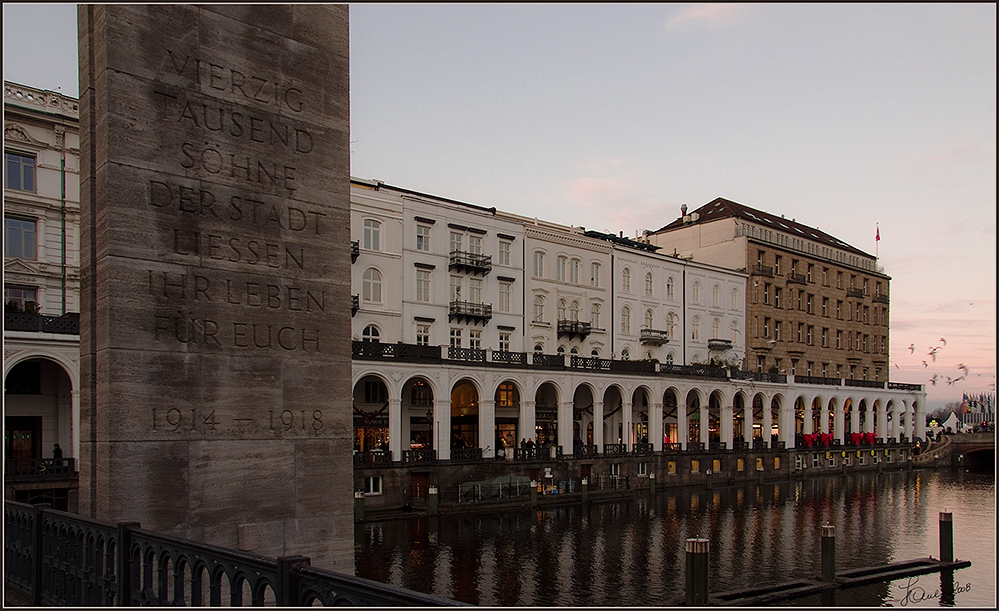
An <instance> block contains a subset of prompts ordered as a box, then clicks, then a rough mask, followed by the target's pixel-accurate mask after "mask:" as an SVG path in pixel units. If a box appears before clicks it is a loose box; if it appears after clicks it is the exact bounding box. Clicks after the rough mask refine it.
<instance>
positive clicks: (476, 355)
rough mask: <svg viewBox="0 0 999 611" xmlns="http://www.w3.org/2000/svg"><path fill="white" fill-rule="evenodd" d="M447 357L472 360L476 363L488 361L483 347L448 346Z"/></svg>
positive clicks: (450, 359) (451, 359)
mask: <svg viewBox="0 0 999 611" xmlns="http://www.w3.org/2000/svg"><path fill="white" fill-rule="evenodd" d="M447 358H448V360H449V361H472V362H476V363H485V362H486V351H485V350H482V349H481V348H456V347H454V346H448V349H447Z"/></svg>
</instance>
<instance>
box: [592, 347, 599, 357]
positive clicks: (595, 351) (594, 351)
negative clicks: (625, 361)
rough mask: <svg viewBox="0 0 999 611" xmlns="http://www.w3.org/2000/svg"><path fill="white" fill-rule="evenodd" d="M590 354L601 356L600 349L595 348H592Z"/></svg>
mask: <svg viewBox="0 0 999 611" xmlns="http://www.w3.org/2000/svg"><path fill="white" fill-rule="evenodd" d="M590 356H594V357H599V356H600V351H599V350H597V349H596V348H594V349H593V350H590Z"/></svg>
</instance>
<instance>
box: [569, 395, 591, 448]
mask: <svg viewBox="0 0 999 611" xmlns="http://www.w3.org/2000/svg"><path fill="white" fill-rule="evenodd" d="M596 396H597V394H596V391H595V389H594V388H593V386H592V385H591V384H590V383H589V382H584V383H582V384H579V385H578V386H576V388H575V389H574V390H573V392H572V438H573V445H574V446H575V445H576V443H575V440H577V439H578V440H579V441H580V443H582V444H584V445H587V446H591V445H594V444H596V443H597V441H596V433H595V431H594V420H593V419H594V418H595V417H596V411H595V409H594V408H595V407H596ZM574 450H575V448H574ZM573 453H574V454H575V451H573Z"/></svg>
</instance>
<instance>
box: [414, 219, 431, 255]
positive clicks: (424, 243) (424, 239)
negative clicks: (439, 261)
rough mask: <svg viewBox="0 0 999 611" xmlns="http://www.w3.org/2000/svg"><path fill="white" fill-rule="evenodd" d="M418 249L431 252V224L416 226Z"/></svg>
mask: <svg viewBox="0 0 999 611" xmlns="http://www.w3.org/2000/svg"><path fill="white" fill-rule="evenodd" d="M416 250H421V251H423V252H430V225H417V226H416Z"/></svg>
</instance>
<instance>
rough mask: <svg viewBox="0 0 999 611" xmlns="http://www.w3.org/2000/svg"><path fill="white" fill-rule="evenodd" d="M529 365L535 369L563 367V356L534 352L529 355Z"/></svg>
mask: <svg viewBox="0 0 999 611" xmlns="http://www.w3.org/2000/svg"><path fill="white" fill-rule="evenodd" d="M531 363H532V364H534V366H535V367H565V355H564V354H543V353H541V352H534V353H532V354H531Z"/></svg>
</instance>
